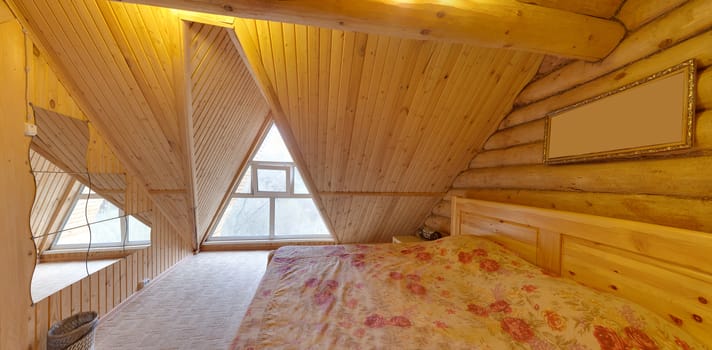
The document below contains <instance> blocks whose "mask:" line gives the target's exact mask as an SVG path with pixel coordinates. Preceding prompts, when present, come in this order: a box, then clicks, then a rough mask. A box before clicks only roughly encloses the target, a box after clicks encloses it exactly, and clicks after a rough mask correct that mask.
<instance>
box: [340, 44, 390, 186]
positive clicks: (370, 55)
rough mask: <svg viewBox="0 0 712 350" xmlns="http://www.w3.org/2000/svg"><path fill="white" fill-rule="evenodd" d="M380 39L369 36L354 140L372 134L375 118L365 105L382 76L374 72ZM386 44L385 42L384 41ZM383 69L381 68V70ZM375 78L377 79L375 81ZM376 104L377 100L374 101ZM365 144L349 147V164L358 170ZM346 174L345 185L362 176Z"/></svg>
mask: <svg viewBox="0 0 712 350" xmlns="http://www.w3.org/2000/svg"><path fill="white" fill-rule="evenodd" d="M379 38H380V36H376V35H372V36H371V35H370V36H367V37H366V39H367V41H366V46H365V48H364V59H363V67H362V70H361V78H360V79H359V87H358V89H356V90H354V93H353V94H354V95H355V97H356V98H357V100H356V105H355V106H354V107H353V109H354V114H353V118H354V124H353V126H352V130H351V137H352V138H357V139H358V138H359V137H361V135H360V132H361V131H365V134H366V135H368V133H370V129H371V126H372V124H373V121H372V120H371V118H372V117H373V115H372V114H364V111H365V110H367V108H365V106H364V104H365V103H368V96H369V93H370V91H369V88H371V87H372V84H375V83H374V80H378V79H380V78H381V76H380V74H377V75H376V74H374V70H375V69H378V67H377V66H376V65H375V61H376V50H377V47H378V45H379ZM384 42H385V40H384ZM382 68H383V67H382V66H381V69H382ZM374 78H375V79H374ZM373 101H374V102H375V98H374V99H373ZM364 146H365V145H364V143H363V142H350V147H349V153H348V159H347V163H348V164H354V166H356V167H357V168H358V167H360V166H361V164H363V162H364V161H365V158H366V154H365V152H364ZM344 172H345V174H344V175H343V176H344V183H347V184H352V183H354V181H355V178H356V177H357V176H359V175H361V174H359V173H358V172H355V171H344Z"/></svg>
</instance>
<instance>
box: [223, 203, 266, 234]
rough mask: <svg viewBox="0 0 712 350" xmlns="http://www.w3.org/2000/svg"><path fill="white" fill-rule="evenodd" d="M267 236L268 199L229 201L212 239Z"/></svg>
mask: <svg viewBox="0 0 712 350" xmlns="http://www.w3.org/2000/svg"><path fill="white" fill-rule="evenodd" d="M234 236H238V237H256V236H269V198H233V199H232V200H230V203H229V204H228V206H227V208H226V209H225V212H224V213H223V216H222V218H220V222H219V223H218V225H217V227H216V228H215V232H214V233H213V237H234Z"/></svg>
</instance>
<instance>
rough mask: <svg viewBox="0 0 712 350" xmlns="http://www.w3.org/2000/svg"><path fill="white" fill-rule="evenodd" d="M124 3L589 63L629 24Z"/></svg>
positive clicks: (537, 10)
mask: <svg viewBox="0 0 712 350" xmlns="http://www.w3.org/2000/svg"><path fill="white" fill-rule="evenodd" d="M116 1H121V0H116ZM123 1H125V2H132V3H139V4H146V5H154V6H162V7H170V8H175V9H181V10H188V11H195V12H202V13H211V14H217V15H222V16H239V17H241V18H252V19H261V20H271V21H280V22H288V23H297V24H305V25H314V26H319V27H325V28H331V29H338V30H348V31H356V32H364V33H373V34H384V35H391V36H396V37H402V38H408V39H416V40H440V41H449V42H457V43H463V44H469V45H475V46H481V47H493V48H512V49H519V50H524V51H532V52H539V53H545V54H553V55H556V56H563V57H570V58H577V59H583V60H587V61H595V60H599V59H601V58H603V57H605V56H606V55H608V53H610V52H611V51H612V50H613V49H614V48H615V47H616V45H618V43H619V42H620V40H621V39H622V38H623V36H624V34H625V27H624V26H623V25H622V24H621V23H619V22H617V21H613V20H607V19H601V18H597V17H592V16H586V15H582V14H578V13H573V12H568V11H564V10H560V9H553V8H547V7H542V6H537V5H532V4H526V3H523V2H519V1H516V0H498V1H491V0H470V1H449V2H442V3H433V2H427V1H402V0H361V1H338V0H292V1H280V0H265V1H254V0H224V1H220V2H216V1H211V0H123Z"/></svg>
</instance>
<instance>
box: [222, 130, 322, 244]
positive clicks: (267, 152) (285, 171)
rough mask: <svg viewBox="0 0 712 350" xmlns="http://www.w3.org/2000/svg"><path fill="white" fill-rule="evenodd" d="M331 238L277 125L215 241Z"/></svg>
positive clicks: (237, 191)
mask: <svg viewBox="0 0 712 350" xmlns="http://www.w3.org/2000/svg"><path fill="white" fill-rule="evenodd" d="M305 238H330V233H329V229H328V228H327V226H326V224H325V223H324V219H323V218H322V216H321V213H320V212H319V209H318V208H317V206H316V205H315V204H314V200H313V199H312V196H311V194H310V193H309V190H308V189H307V186H306V184H305V183H304V179H303V178H302V176H301V174H300V172H299V169H297V166H296V164H295V163H294V160H293V159H292V156H291V155H290V153H289V150H288V149H287V145H285V143H284V140H282V136H281V135H280V133H279V130H277V127H275V125H274V124H273V125H272V126H271V127H270V128H269V131H268V132H267V134H266V135H265V137H264V138H263V139H262V142H261V144H260V146H259V147H258V149H257V152H255V154H254V156H253V157H252V159H251V160H250V162H249V163H248V166H247V167H246V169H245V170H244V171H243V173H242V176H241V178H240V181H239V182H238V185H237V187H236V188H235V190H234V191H233V193H232V195H231V198H230V201H229V202H228V203H227V205H226V207H225V208H224V209H223V212H222V215H221V217H220V220H219V221H218V224H217V225H216V226H215V229H214V230H213V232H212V234H211V236H210V239H211V240H242V239H258V240H264V239H305Z"/></svg>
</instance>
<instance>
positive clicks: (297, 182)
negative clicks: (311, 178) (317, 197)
mask: <svg viewBox="0 0 712 350" xmlns="http://www.w3.org/2000/svg"><path fill="white" fill-rule="evenodd" d="M294 193H295V194H309V190H308V189H307V185H306V184H305V183H304V179H303V178H302V174H300V173H299V170H298V169H297V167H294Z"/></svg>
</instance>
